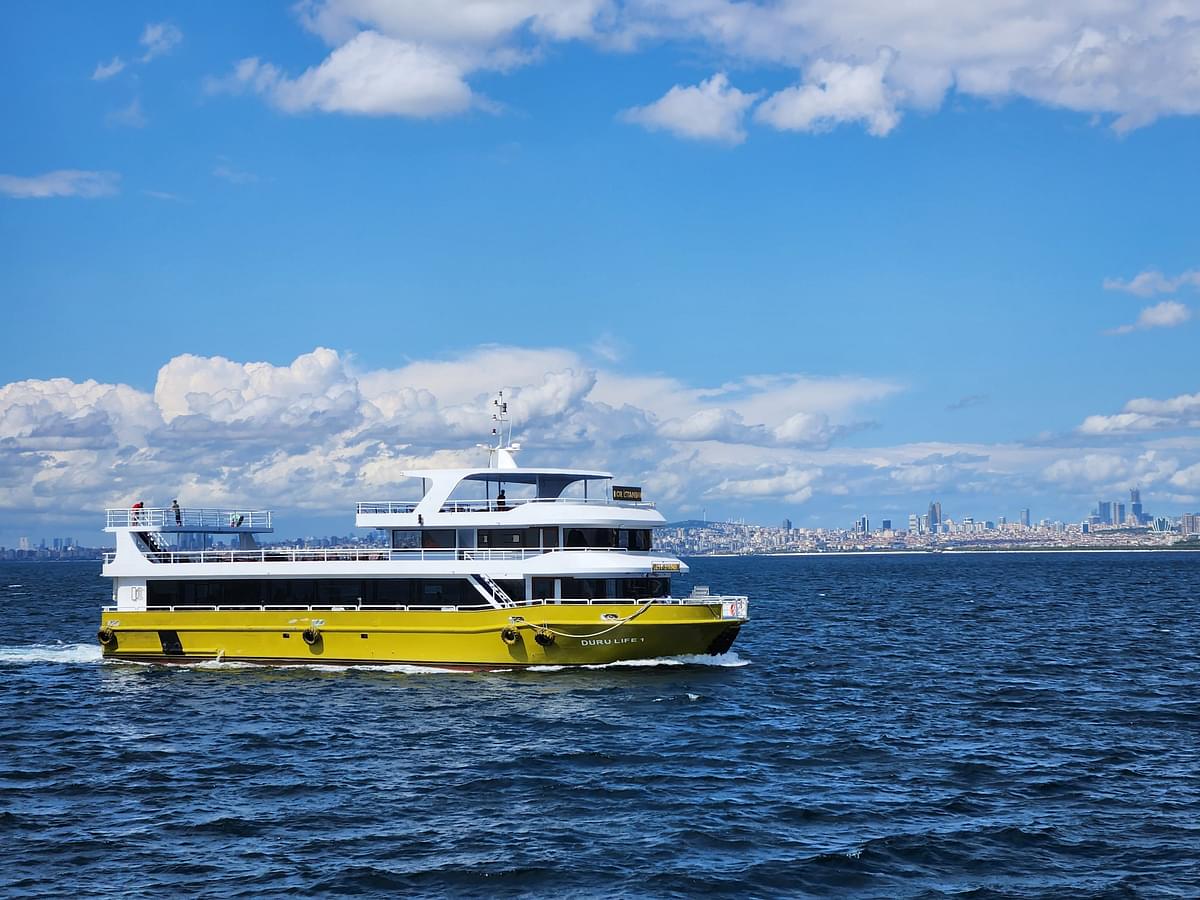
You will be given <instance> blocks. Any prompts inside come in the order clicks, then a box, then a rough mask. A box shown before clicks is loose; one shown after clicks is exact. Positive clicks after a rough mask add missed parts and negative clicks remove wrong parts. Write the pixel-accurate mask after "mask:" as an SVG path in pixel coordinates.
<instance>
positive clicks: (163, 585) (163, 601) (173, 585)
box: [146, 581, 182, 606]
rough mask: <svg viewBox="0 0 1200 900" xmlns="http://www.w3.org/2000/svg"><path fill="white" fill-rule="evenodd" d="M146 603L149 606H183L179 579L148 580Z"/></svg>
mask: <svg viewBox="0 0 1200 900" xmlns="http://www.w3.org/2000/svg"><path fill="white" fill-rule="evenodd" d="M146 604H147V605H148V606H181V605H182V603H181V602H180V599H179V582H178V581H147V582H146Z"/></svg>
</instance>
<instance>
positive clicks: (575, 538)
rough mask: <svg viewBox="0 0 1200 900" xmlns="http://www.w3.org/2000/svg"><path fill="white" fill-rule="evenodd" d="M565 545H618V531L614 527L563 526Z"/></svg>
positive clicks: (597, 546) (595, 546)
mask: <svg viewBox="0 0 1200 900" xmlns="http://www.w3.org/2000/svg"><path fill="white" fill-rule="evenodd" d="M563 532H564V537H565V541H564V544H565V546H567V547H576V548H580V547H582V548H612V547H616V546H618V540H619V537H620V532H619V530H618V529H616V528H565V529H563Z"/></svg>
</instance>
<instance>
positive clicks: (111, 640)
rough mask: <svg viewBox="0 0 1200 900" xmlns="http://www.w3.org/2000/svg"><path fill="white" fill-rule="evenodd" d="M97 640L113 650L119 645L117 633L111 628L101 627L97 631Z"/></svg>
mask: <svg viewBox="0 0 1200 900" xmlns="http://www.w3.org/2000/svg"><path fill="white" fill-rule="evenodd" d="M96 640H98V641H99V642H100V644H101V645H102V646H104V647H107V648H108V649H110V650H112V649H114V648H115V647H116V646H117V633H116V632H115V631H113V630H112V629H111V628H101V629H100V630H99V631H97V632H96Z"/></svg>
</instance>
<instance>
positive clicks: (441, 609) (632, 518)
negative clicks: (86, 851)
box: [98, 398, 747, 669]
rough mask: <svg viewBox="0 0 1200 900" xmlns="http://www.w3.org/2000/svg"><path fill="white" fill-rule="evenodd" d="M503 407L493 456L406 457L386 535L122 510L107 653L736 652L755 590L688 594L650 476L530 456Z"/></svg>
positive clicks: (157, 658) (376, 521) (395, 657)
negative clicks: (369, 541)
mask: <svg viewBox="0 0 1200 900" xmlns="http://www.w3.org/2000/svg"><path fill="white" fill-rule="evenodd" d="M496 408H497V414H496V415H495V416H494V418H495V419H497V423H498V427H497V428H494V429H493V434H494V435H496V442H495V445H494V446H486V445H485V446H486V449H487V450H488V451H489V455H490V460H489V465H488V467H487V468H479V469H430V470H419V471H411V472H407V473H406V476H407V477H408V478H410V479H414V480H415V481H413V482H412V483H413V484H414V485H415V484H416V483H417V482H419V484H420V491H419V497H418V498H417V499H415V500H405V501H382V502H363V503H359V504H358V510H357V522H356V524H357V525H358V526H359V527H363V528H375V529H381V530H383V531H385V532H386V533H387V535H388V546H386V547H379V548H371V549H361V548H346V549H278V548H273V547H261V546H259V543H258V540H257V538H256V536H258V535H262V534H267V533H270V532H272V531H273V519H272V515H271V513H270V512H269V511H266V510H255V509H197V508H192V507H178V506H174V505H173V506H171V507H165V508H143V507H134V508H130V509H109V510H107V511H106V517H107V523H106V528H105V530H106V531H108V532H111V533H113V534H114V536H115V539H116V550H115V552H113V553H110V554H107V555H106V556H105V560H104V569H103V574H104V575H105V576H106V577H108V578H111V579H112V595H113V603H112V605H111V606H109V607H105V609H104V610H103V612H102V615H101V623H100V630H99V632H98V639H99V641H100V644H101V646H102V647H103V652H104V656H105V658H108V659H123V660H136V661H140V662H159V663H194V662H202V661H205V660H227V661H240V662H250V663H268V664H286V663H326V664H335V665H361V664H396V663H405V664H414V665H424V666H435V667H439V668H463V669H490V668H513V667H523V666H532V665H566V666H573V665H594V664H603V663H612V662H617V661H621V660H638V659H652V658H658V657H670V656H681V655H692V654H721V653H724V652H726V651H727V650H729V648H730V646H731V645H732V644H733V642H734V639H735V638H736V637H737V634H738V630H739V629H740V627H741V625H742V624H743V623H744V622H745V621H746V619H747V598H746V597H744V596H716V595H710V594H709V592H708V590H707V589H706V588H696V589H694V590H693V591H692V593H691V594H690V595H689V596H686V597H675V596H673V595H672V592H671V577H672V575H674V574H676V573H682V572H686V571H687V566H686V565H685V564H684V563H683V562H681V561H680V560H679V559H678V558H676V557H674V556H671V555H669V554H666V553H662V552H659V551H656V550H654V549H653V547H652V534H653V528H654V526H655V525H660V524H662V523H663V522H664V519H663V517H662V515H661V514H660V513H659V512H658V511H657V510H656V509H655V508H654V505H653V504H652V503H647V502H644V501H642V499H641V491H640V489H638V488H631V487H621V486H614V485H613V484H612V476H611V475H610V474H609V473H608V472H597V471H586V470H579V469H548V468H522V467H519V466H517V464H516V462H515V457H514V453H515V452H516V451H517V450H519V449H520V447H519V445H515V444H511V443H510V442H509V443H506V442H505V440H504V438H503V435H504V426H505V424H506V415H505V409H506V408H505V406H504V403H503V399H502V398H501V399H500V400H498V401H496ZM232 536H236V537H235V538H233V537H232ZM220 537H224V538H226V539H229V543H230V544H232V543H234V540H236V544H237V547H236V549H233V548H231V549H222V548H217V549H212V544H213V543H214V541H215V540H216V539H218V538H220Z"/></svg>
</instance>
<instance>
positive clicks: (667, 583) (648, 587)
mask: <svg viewBox="0 0 1200 900" xmlns="http://www.w3.org/2000/svg"><path fill="white" fill-rule="evenodd" d="M617 591H618V593H619V595H620V596H621V597H623V598H625V599H627V600H649V599H651V598H653V597H667V596H670V594H671V579H670V578H621V579H618V581H617Z"/></svg>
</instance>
